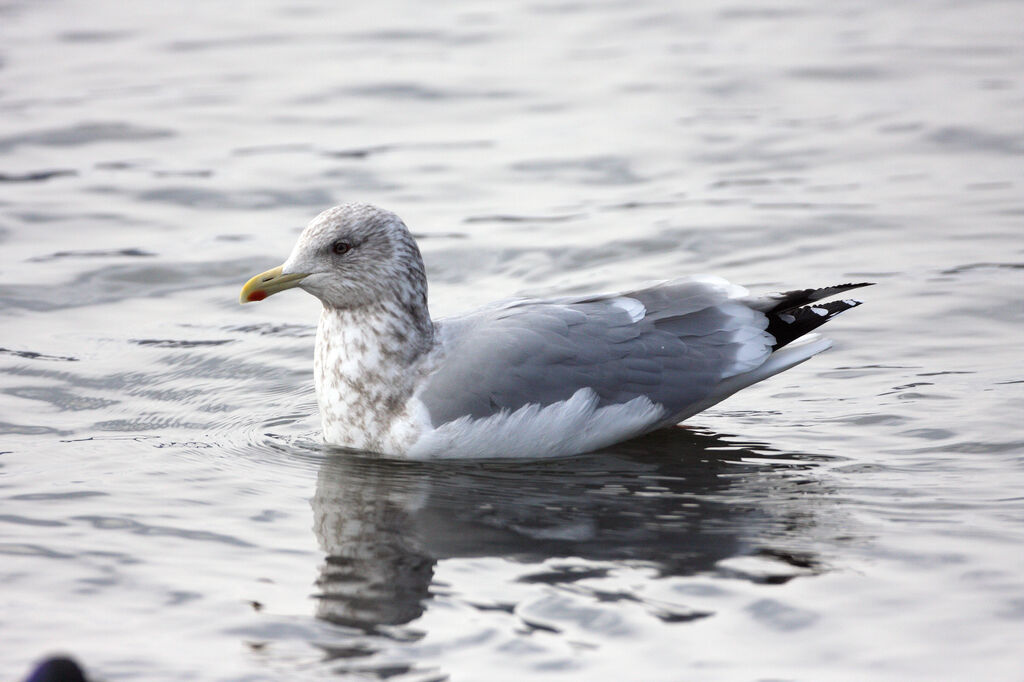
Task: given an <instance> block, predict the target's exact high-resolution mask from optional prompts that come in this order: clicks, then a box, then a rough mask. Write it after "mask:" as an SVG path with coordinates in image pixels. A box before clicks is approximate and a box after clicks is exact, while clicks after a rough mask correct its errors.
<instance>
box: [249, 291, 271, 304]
mask: <svg viewBox="0 0 1024 682" xmlns="http://www.w3.org/2000/svg"><path fill="white" fill-rule="evenodd" d="M266 297H267V292H265V291H263V289H257V290H256V291H254V292H252V293H251V294H249V300H250V301H262V300H263V299H265V298H266Z"/></svg>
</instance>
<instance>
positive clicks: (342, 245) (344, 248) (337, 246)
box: [331, 240, 352, 256]
mask: <svg viewBox="0 0 1024 682" xmlns="http://www.w3.org/2000/svg"><path fill="white" fill-rule="evenodd" d="M351 250H352V245H351V244H349V243H348V242H346V241H341V240H339V241H336V242H334V243H333V244H331V251H333V252H334V253H336V254H338V255H339V256H342V255H344V254H346V253H348V252H349V251H351Z"/></svg>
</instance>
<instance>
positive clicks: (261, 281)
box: [238, 265, 309, 303]
mask: <svg viewBox="0 0 1024 682" xmlns="http://www.w3.org/2000/svg"><path fill="white" fill-rule="evenodd" d="M306 277H309V273H308V272H291V273H288V274H287V275H282V274H281V266H280V265H278V266H277V267H276V268H274V269H273V270H267V271H266V272H261V273H260V274H258V275H256V276H255V277H253V278H252V279H250V280H249V281H248V282H246V283H245V286H243V287H242V293H241V294H239V295H238V302H239V303H249V302H251V301H262V300H263V299H265V298H266V297H267V296H273V295H274V294H276V293H277V292H279V291H284V290H285V289H291V288H292V287H295V286H298V284H299V282H301V281H302V280H303V279H305V278H306Z"/></svg>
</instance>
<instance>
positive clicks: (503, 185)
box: [0, 0, 1024, 681]
mask: <svg viewBox="0 0 1024 682" xmlns="http://www.w3.org/2000/svg"><path fill="white" fill-rule="evenodd" d="M1022 112H1024V5H1022V4H1021V3H1019V2H1010V1H1005V0H1003V1H996V2H946V1H937V0H935V1H922V2H915V3H888V2H869V3H851V2H830V3H818V2H810V1H806V0H804V1H801V0H795V1H794V2H786V3H772V4H765V3H744V2H742V1H740V2H688V3H670V2H655V1H652V0H630V1H629V2H617V1H613V2H587V3H575V2H565V1H555V2H544V1H538V2H518V3H507V4H502V5H498V4H493V3H482V2H473V1H470V0H456V1H453V2H450V3H443V4H438V3H416V2H406V3H403V2H379V3H330V2H316V1H309V2H301V3H294V2H286V1H285V0H262V1H255V2H247V3H233V2H204V3H157V2H139V3H125V2H120V1H118V2H114V1H112V0H88V1H85V0H31V1H27V0H22V1H14V2H11V1H9V0H5V1H2V2H0V349H2V350H0V422H2V423H0V677H2V678H3V679H5V680H6V679H17V678H19V677H20V676H22V675H24V674H25V673H26V672H27V670H28V669H29V666H30V665H31V663H32V661H34V660H36V659H38V658H39V657H40V656H42V655H44V654H46V653H49V652H52V651H57V650H62V651H68V652H71V653H73V654H74V655H75V656H76V657H78V658H79V659H80V660H81V661H82V662H83V663H84V664H85V665H86V667H87V668H88V670H89V671H90V673H91V674H92V675H93V676H94V677H95V678H97V679H102V680H306V679H324V678H339V677H340V678H345V677H350V678H352V679H390V680H403V681H404V680H440V679H452V680H520V679H545V680H621V679H635V680H684V679H685V680H763V679H786V680H854V679H856V680H935V679H944V680H954V679H999V680H1012V679H1017V680H1019V679H1024V645H1022V642H1024V637H1022V635H1024V570H1022V568H1021V567H1022V565H1024V561H1022V560H1024V549H1022V548H1024V525H1022V524H1024V494H1022V492H1021V491H1022V489H1024V458H1022V452H1024V428H1022V422H1024V391H1022V388H1024V384H1022V382H1024V366H1022V353H1021V345H1022V341H1024V335H1022V329H1024V328H1022V323H1024V306H1022V296H1024V277H1022V275H1024V254H1022V251H1024V239H1022V238H1024V113H1022ZM348 200H362V201H370V202H374V203H377V204H379V205H381V206H384V207H387V208H389V209H391V210H394V211H396V212H398V213H399V214H400V215H402V216H403V217H404V218H405V220H406V222H407V223H408V224H409V225H410V226H411V228H412V229H413V231H414V232H415V233H416V234H417V235H418V236H419V237H420V240H421V246H422V249H423V252H424V256H425V260H426V263H427V268H428V274H429V276H430V279H431V304H432V308H433V311H434V313H435V315H443V314H446V313H452V312H455V311H458V310H460V309H464V308H468V307H472V306H474V305H477V304H481V303H484V302H487V301H490V300H493V299H497V298H502V297H505V296H509V295H511V294H513V293H552V292H559V293H564V292H577V291H591V290H614V289H617V288H625V287H630V286H635V285H637V284H639V283H642V282H644V281H648V280H655V279H660V278H668V277H672V276H678V275H683V274H688V273H694V272H710V273H716V274H720V275H723V276H725V277H727V278H728V279H730V280H732V281H734V282H738V283H742V284H744V285H747V286H749V287H751V288H753V289H755V290H759V291H760V290H777V289H779V288H791V287H803V286H820V285H828V284H833V283H837V282H844V281H850V280H854V281H857V280H865V279H867V280H872V281H876V282H878V285H877V286H876V287H873V288H871V289H868V290H865V291H864V293H863V298H864V299H865V300H866V304H865V305H864V306H863V307H861V308H858V309H857V310H855V311H851V312H849V313H847V314H846V315H844V316H842V317H841V318H839V319H837V320H836V321H834V322H832V323H830V324H829V335H830V336H831V337H832V338H833V339H834V340H835V347H834V348H833V349H832V350H831V351H830V352H828V353H826V354H824V355H821V356H819V357H817V358H815V359H814V360H812V361H810V362H808V363H806V364H805V365H802V366H800V367H799V368H796V369H794V370H792V371H790V372H787V373H786V374H784V375H782V376H779V377H776V378H774V379H773V380H771V381H769V382H766V383H764V384H762V385H759V386H757V387H754V388H752V389H749V390H747V391H745V392H744V393H742V394H740V395H738V396H736V397H734V398H733V399H730V400H729V401H728V402H726V403H724V404H722V405H721V406H719V407H718V408H716V409H714V410H712V411H709V412H708V413H705V414H701V415H698V416H697V417H695V418H693V419H692V420H691V421H690V422H689V428H688V429H677V430H674V431H669V432H664V433H661V434H657V435H655V436H652V437H649V438H647V439H644V440H641V441H638V442H634V443H629V444H626V445H622V446H619V447H615V448H611V449H609V450H607V451H604V452H602V453H597V454H594V455H587V456H582V457H576V458H569V459H564V460H557V461H548V462H505V463H487V462H475V463H474V462H467V463H443V464H441V463H438V464H430V463H418V464H417V463H402V462H387V461H379V460H377V459H374V458H370V457H359V456H356V455H351V454H349V455H339V454H338V453H331V452H330V451H329V450H328V449H326V448H324V447H323V446H321V445H320V444H319V442H318V423H317V417H316V414H315V412H316V407H315V402H314V399H313V395H312V385H311V351H312V344H313V329H314V324H315V319H316V316H317V312H318V304H317V302H316V301H315V300H314V299H312V298H311V297H309V296H306V295H304V294H302V293H301V292H289V293H288V294H282V295H280V296H277V297H274V298H273V299H270V300H268V301H265V302H264V303H261V304H259V305H252V306H246V307H244V308H243V307H240V306H239V305H238V304H237V294H238V290H239V287H240V286H241V284H242V283H243V282H244V281H245V280H246V279H247V278H248V277H249V276H251V275H252V274H254V273H256V272H259V271H262V270H264V269H266V268H269V267H272V266H274V265H277V264H279V263H280V262H281V261H282V260H283V259H284V257H285V255H286V254H287V253H288V251H289V250H290V248H291V246H292V243H293V242H294V239H295V237H296V235H297V232H298V230H299V229H300V228H301V227H302V226H303V225H304V224H305V223H306V222H307V221H308V220H309V219H310V218H311V217H312V216H314V215H315V214H316V213H317V212H319V211H320V210H321V209H323V208H326V207H328V206H330V205H332V204H335V203H340V202H342V201H348Z"/></svg>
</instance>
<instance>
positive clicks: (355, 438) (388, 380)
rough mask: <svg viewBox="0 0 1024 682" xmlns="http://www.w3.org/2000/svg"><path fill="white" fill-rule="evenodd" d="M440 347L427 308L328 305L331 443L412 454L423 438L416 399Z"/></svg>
mask: <svg viewBox="0 0 1024 682" xmlns="http://www.w3.org/2000/svg"><path fill="white" fill-rule="evenodd" d="M433 346H434V325H433V323H432V322H431V320H430V314H429V312H428V310H427V307H426V304H425V303H420V302H416V303H405V302H399V301H382V302H378V303H375V304H374V305H372V306H364V307H359V308H335V307H333V306H328V305H325V306H324V309H323V312H322V313H321V315H320V324H319V327H318V329H317V338H316V355H315V361H314V376H315V379H316V394H317V402H318V404H319V406H320V416H321V419H322V420H323V430H324V438H325V440H326V441H327V442H328V443H331V444H333V445H341V446H345V447H351V448H358V449H361V450H371V451H374V452H385V453H387V452H391V453H395V452H400V451H402V450H404V449H405V448H406V447H408V445H409V441H411V440H415V437H417V436H418V435H419V434H418V432H415V433H414V431H415V429H414V428H413V422H415V415H411V414H409V407H410V406H409V398H410V397H411V396H412V394H413V392H414V391H415V388H416V384H417V382H418V380H419V378H420V377H421V375H422V373H423V372H424V371H426V365H427V361H428V358H429V353H430V350H431V349H432V348H433Z"/></svg>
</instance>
